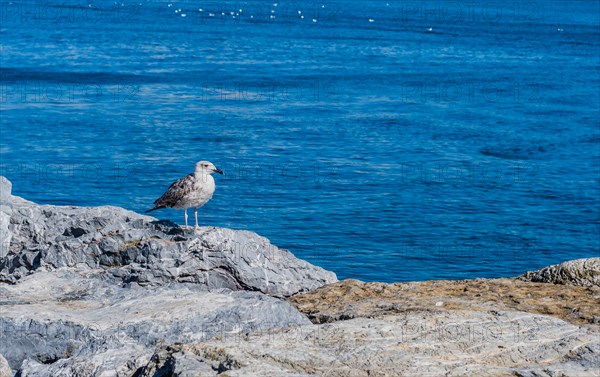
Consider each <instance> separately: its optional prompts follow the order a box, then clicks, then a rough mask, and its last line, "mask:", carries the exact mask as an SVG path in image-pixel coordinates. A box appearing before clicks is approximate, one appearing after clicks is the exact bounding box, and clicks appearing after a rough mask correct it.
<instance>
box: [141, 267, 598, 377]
mask: <svg viewBox="0 0 600 377" xmlns="http://www.w3.org/2000/svg"><path fill="white" fill-rule="evenodd" d="M288 301H289V302H290V303H292V304H293V305H294V306H295V307H296V308H298V309H299V310H300V311H301V312H303V313H304V314H306V315H307V316H308V317H309V318H311V320H312V321H313V322H314V324H313V325H301V326H297V327H292V328H285V329H276V328H273V329H271V330H270V331H266V332H256V333H251V334H248V335H247V336H243V337H229V338H227V337H225V338H213V339H210V340H207V341H204V342H199V343H194V344H178V345H175V346H173V347H169V348H163V349H161V351H160V352H157V353H156V354H155V355H154V356H153V358H152V361H151V362H150V363H148V364H147V365H146V366H145V367H144V368H142V369H141V372H140V373H141V374H140V375H141V376H145V377H150V376H168V375H174V376H186V375H187V374H185V373H186V371H189V370H195V371H200V374H201V375H202V376H217V375H221V374H219V373H220V372H223V371H226V375H227V376H264V375H272V376H314V375H317V376H340V377H341V376H344V377H345V376H473V377H475V376H520V377H524V376H527V377H540V376H546V377H549V376H563V377H586V376H589V377H592V376H597V375H598V374H597V373H598V371H599V369H598V359H599V358H600V289H598V288H595V287H576V286H560V285H550V284H542V283H530V282H524V281H520V280H517V279H490V280H488V279H476V280H467V281H428V282H415V283H397V284H384V283H364V282H361V281H358V280H345V281H341V282H338V283H334V284H330V285H327V286H324V287H322V288H320V289H318V290H316V291H313V292H309V293H304V294H298V295H295V296H293V297H292V298H290V299H289V300H288ZM159 371H160V373H159Z"/></svg>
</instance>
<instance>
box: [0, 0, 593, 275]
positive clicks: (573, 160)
mask: <svg viewBox="0 0 600 377" xmlns="http://www.w3.org/2000/svg"><path fill="white" fill-rule="evenodd" d="M506 3H510V4H498V3H486V2H481V3H480V4H479V5H477V3H476V2H475V3H474V2H443V1H440V2H436V1H416V2H415V1H412V2H401V1H396V2H394V1H389V2H388V3H386V2H385V1H373V2H362V1H347V2H297V3H295V2H294V3H285V2H282V3H268V2H262V1H261V2H258V1H256V2H245V1H242V2H202V3H201V2H197V3H196V2H171V3H169V2H141V3H140V2H123V3H122V2H118V3H114V2H78V1H77V0H76V1H73V2H55V3H52V2H51V3H48V2H3V3H2V9H1V11H2V13H1V15H0V16H1V20H2V22H1V26H0V27H1V48H2V50H1V52H2V58H1V70H0V73H1V79H2V81H1V83H2V92H1V93H0V94H1V96H2V98H1V103H0V104H1V110H2V116H1V126H2V128H1V130H2V131H1V146H0V158H1V163H0V165H1V172H0V173H2V174H3V175H6V176H8V177H9V179H11V180H12V181H13V186H14V188H13V190H14V193H15V194H17V195H21V196H23V197H25V198H28V199H30V200H33V201H36V202H41V203H51V204H64V205H86V206H92V205H117V206H123V207H125V208H128V209H131V210H135V211H143V210H145V209H148V208H150V207H151V205H152V202H153V200H154V199H156V198H157V197H158V196H160V195H161V194H162V192H163V191H164V190H165V189H166V188H167V187H168V185H169V184H170V183H171V182H172V181H173V180H175V179H177V178H179V177H180V176H182V175H184V174H187V173H188V172H190V171H191V170H192V169H193V163H194V162H195V161H198V160H202V159H206V160H210V161H212V162H214V163H215V165H217V166H218V167H220V168H222V169H223V170H225V172H226V175H225V176H223V177H221V176H218V177H217V178H216V180H217V191H216V193H215V196H214V198H213V200H212V201H210V202H209V203H208V204H207V205H206V206H205V207H204V208H202V209H201V212H200V214H201V222H202V223H203V224H208V225H215V226H222V227H231V228H236V229H248V230H252V231H255V232H257V233H259V234H261V235H264V236H266V237H268V238H269V239H271V241H272V242H273V243H274V244H276V245H279V246H281V247H284V248H288V249H290V250H291V251H292V252H294V253H295V254H296V255H297V256H299V257H302V258H304V259H307V260H309V261H310V262H312V263H315V264H318V265H320V266H323V267H324V268H327V269H330V270H333V271H335V272H336V273H337V274H338V277H339V278H348V277H353V278H358V279H363V280H379V281H389V282H391V281H406V280H425V279H446V278H453V279H456V278H475V277H495V276H512V275H517V274H520V273H522V272H524V271H525V270H528V269H535V268H539V267H542V266H545V265H548V264H552V263H557V262H560V261H563V260H567V259H574V258H581V257H591V256H598V254H599V246H600V245H599V243H600V241H599V231H600V227H599V224H600V218H599V204H600V203H599V202H600V193H599V184H600V183H599V179H600V164H599V159H600V147H599V145H600V132H599V129H598V124H599V122H600V116H599V110H600V109H599V103H600V96H599V86H600V69H599V64H600V62H599V59H600V58H599V56H600V32H599V13H600V9H599V5H598V4H599V3H598V1H568V2H566V1H553V0H547V1H537V2H536V1H524V2H518V1H517V2H506ZM275 4H277V5H276V6H275ZM474 4H475V5H474ZM200 9H201V10H202V11H201V10H200ZM184 15H185V16H184ZM211 15H212V16H211ZM234 17H235V18H234ZM155 214H156V216H159V217H160V218H165V219H171V220H173V221H176V222H179V223H181V222H182V221H183V216H182V214H181V212H177V211H171V210H164V211H162V212H155Z"/></svg>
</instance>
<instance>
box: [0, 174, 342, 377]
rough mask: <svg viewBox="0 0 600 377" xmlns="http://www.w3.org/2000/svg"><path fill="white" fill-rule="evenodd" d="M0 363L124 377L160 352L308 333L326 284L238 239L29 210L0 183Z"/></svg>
mask: <svg viewBox="0 0 600 377" xmlns="http://www.w3.org/2000/svg"><path fill="white" fill-rule="evenodd" d="M0 195H1V196H0V231H1V233H0V245H1V246H2V249H1V254H0V332H1V334H0V337H1V339H0V354H2V355H3V356H4V357H5V358H6V359H7V360H8V363H9V364H10V366H11V367H12V368H13V369H14V370H15V371H18V372H19V374H18V375H19V376H21V377H25V376H113V375H118V376H131V375H132V374H133V373H135V372H136V370H138V369H139V368H140V367H142V366H143V365H146V364H147V363H148V360H149V359H150V356H152V354H153V353H154V352H155V351H156V350H157V349H160V347H162V346H163V345H165V346H166V345H169V344H172V343H178V342H183V343H191V342H198V341H203V340H207V339H210V338H213V337H222V336H225V335H227V336H231V335H234V334H239V335H240V336H241V335H243V334H245V333H250V332H256V331H265V330H267V329H272V328H285V327H289V326H298V325H307V324H310V321H309V320H308V319H307V318H306V317H305V316H304V315H302V314H301V313H300V312H298V311H297V310H296V309H294V308H293V307H292V306H290V305H289V304H288V303H287V302H285V301H282V300H280V299H278V298H284V297H288V296H291V295H292V294H294V293H298V292H308V291H310V290H312V289H316V288H318V287H320V286H322V285H324V284H326V283H332V282H335V281H336V280H337V279H336V277H335V274H333V273H332V272H329V271H325V270H323V269H322V268H320V267H317V266H313V265H311V264H309V263H307V262H305V261H303V260H300V259H297V258H296V257H294V255H293V254H292V253H290V252H289V251H287V250H283V249H279V248H277V247H276V246H274V245H271V243H270V242H269V240H267V239H266V238H264V237H260V236H258V235H257V234H255V233H252V232H248V231H237V230H231V229H222V228H215V227H204V228H201V229H199V230H193V229H182V228H180V227H179V226H177V225H176V224H173V223H170V222H165V221H158V220H156V219H155V218H152V217H148V216H143V215H139V214H137V213H134V212H131V211H127V210H124V209H122V208H117V207H94V208H83V207H61V206H50V205H38V204H36V203H32V202H30V201H27V200H24V199H22V198H20V197H17V196H13V195H11V185H10V182H9V181H8V180H6V179H5V178H4V177H0Z"/></svg>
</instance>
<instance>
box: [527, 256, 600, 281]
mask: <svg viewBox="0 0 600 377" xmlns="http://www.w3.org/2000/svg"><path fill="white" fill-rule="evenodd" d="M519 279H521V280H527V281H532V282H538V283H553V284H563V285H576V286H581V287H600V258H588V259H576V260H571V261H567V262H563V263H561V264H557V265H553V266H548V267H545V268H542V269H541V270H537V271H529V272H527V273H525V274H523V275H521V276H519Z"/></svg>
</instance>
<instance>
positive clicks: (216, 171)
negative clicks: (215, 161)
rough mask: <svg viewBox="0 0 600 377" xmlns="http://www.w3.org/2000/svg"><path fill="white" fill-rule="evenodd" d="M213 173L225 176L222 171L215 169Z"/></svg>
mask: <svg viewBox="0 0 600 377" xmlns="http://www.w3.org/2000/svg"><path fill="white" fill-rule="evenodd" d="M213 171H214V172H215V173H219V174H225V173H223V170H221V169H217V168H215V170H213Z"/></svg>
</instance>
